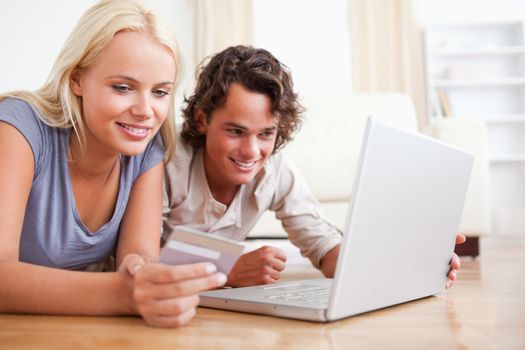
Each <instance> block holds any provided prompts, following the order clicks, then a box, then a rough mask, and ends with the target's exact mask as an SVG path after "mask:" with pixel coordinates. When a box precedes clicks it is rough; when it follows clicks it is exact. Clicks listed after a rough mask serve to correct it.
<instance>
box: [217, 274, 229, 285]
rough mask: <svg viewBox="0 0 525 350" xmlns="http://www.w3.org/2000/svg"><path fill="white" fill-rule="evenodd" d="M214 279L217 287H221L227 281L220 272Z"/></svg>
mask: <svg viewBox="0 0 525 350" xmlns="http://www.w3.org/2000/svg"><path fill="white" fill-rule="evenodd" d="M215 278H216V279H217V284H218V285H221V286H222V285H223V284H224V283H226V280H227V279H228V278H227V277H226V275H225V274H223V273H222V272H219V273H218V274H217V275H215Z"/></svg>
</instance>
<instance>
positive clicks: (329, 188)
mask: <svg viewBox="0 0 525 350" xmlns="http://www.w3.org/2000/svg"><path fill="white" fill-rule="evenodd" d="M302 104H303V105H304V106H305V108H306V109H307V110H306V113H305V120H304V123H303V125H302V127H301V129H300V130H299V132H298V133H297V135H296V137H295V139H294V140H293V141H292V142H291V143H290V144H289V145H287V146H286V148H285V152H287V154H288V156H289V158H290V159H291V160H292V161H293V162H294V163H295V165H296V166H297V167H298V169H299V171H300V173H301V174H302V176H303V177H304V178H305V180H306V182H307V183H308V185H309V186H310V188H311V190H312V193H313V194H314V196H316V198H317V199H319V200H320V201H321V202H324V201H334V200H335V201H345V200H346V201H348V199H349V196H350V193H351V191H352V186H353V179H354V173H355V169H356V165H357V161H358V156H359V150H360V148H361V140H362V136H363V132H364V128H365V125H366V120H367V117H368V116H369V115H372V116H374V118H375V119H376V120H380V121H382V122H384V123H386V124H390V125H393V126H395V127H398V128H402V129H406V130H413V131H415V130H417V119H416V115H415V112H414V107H413V105H412V102H411V100H410V99H409V98H408V97H407V96H404V95H400V94H356V95H352V96H315V97H305V98H304V99H303V100H302Z"/></svg>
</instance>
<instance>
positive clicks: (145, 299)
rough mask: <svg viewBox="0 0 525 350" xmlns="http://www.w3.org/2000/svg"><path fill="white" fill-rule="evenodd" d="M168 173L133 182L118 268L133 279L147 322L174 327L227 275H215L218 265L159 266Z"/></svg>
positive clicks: (160, 168) (156, 169)
mask: <svg viewBox="0 0 525 350" xmlns="http://www.w3.org/2000/svg"><path fill="white" fill-rule="evenodd" d="M163 172H164V164H162V162H161V163H159V164H157V165H155V166H153V167H152V168H151V169H149V170H147V171H146V172H145V173H143V174H142V175H141V176H139V178H138V179H137V180H136V181H135V183H134V184H133V188H132V189H131V194H130V197H129V201H128V204H127V207H126V212H125V214H124V217H123V219H122V224H121V227H120V234H119V242H118V247H117V266H118V267H119V271H125V272H127V273H128V274H129V275H130V276H133V277H134V287H133V288H134V289H133V298H134V302H135V305H137V309H138V311H139V313H140V314H141V315H142V317H143V318H144V320H145V321H146V323H148V324H150V325H154V326H165V327H174V326H181V325H184V324H186V323H187V322H188V321H189V320H190V319H191V318H193V316H194V315H195V310H196V307H197V305H198V304H199V296H198V293H199V292H201V291H203V290H207V289H211V288H217V287H220V286H221V285H223V284H224V283H225V282H226V276H225V275H224V274H213V273H214V272H216V267H215V266H214V265H212V264H207V263H203V264H193V265H184V266H168V265H165V264H160V263H155V262H154V260H155V259H153V258H156V257H158V255H159V249H160V234H161V232H160V230H161V223H162V175H163ZM152 261H153V262H152Z"/></svg>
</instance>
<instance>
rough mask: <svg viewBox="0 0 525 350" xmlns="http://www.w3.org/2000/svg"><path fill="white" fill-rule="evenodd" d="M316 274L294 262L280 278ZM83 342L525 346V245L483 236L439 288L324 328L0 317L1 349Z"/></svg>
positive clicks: (225, 321) (258, 321)
mask: <svg viewBox="0 0 525 350" xmlns="http://www.w3.org/2000/svg"><path fill="white" fill-rule="evenodd" d="M317 275H318V272H317V271H313V270H312V269H310V268H305V266H304V265H300V264H298V265H292V266H289V267H288V271H287V272H286V275H285V278H286V279H291V278H296V277H303V276H308V277H315V276H317ZM0 283H1V281H0ZM90 348H100V349H126V350H128V349H155V350H161V349H265V350H267V349H301V350H302V349H424V350H430V349H432V350H433V349H525V242H523V241H521V242H520V241H516V240H503V239H492V238H491V239H488V240H482V241H481V255H480V256H479V257H478V258H476V259H470V258H467V259H465V260H464V261H463V267H462V269H461V273H460V274H459V281H458V283H457V284H456V286H454V287H453V288H452V289H451V290H449V291H447V292H446V293H443V294H442V295H438V296H433V297H429V298H425V299H422V300H418V301H414V302H411V303H406V304H403V305H398V306H394V307H390V308H386V309H383V310H379V311H375V312H370V313H367V314H363V315H359V316H355V317H351V318H348V319H345V320H341V321H336V322H332V323H328V324H318V323H311V322H303V321H295V320H287V319H279V318H273V317H267V316H259V315H249V314H243V313H236V312H227V311H220V310H212V309H204V308H199V309H198V311H197V316H196V317H195V319H194V320H192V321H191V323H190V324H189V325H188V326H186V327H184V328H181V329H159V328H153V327H148V326H146V325H144V322H143V321H142V320H141V319H140V318H139V317H64V316H27V315H0V349H11V350H16V349H90Z"/></svg>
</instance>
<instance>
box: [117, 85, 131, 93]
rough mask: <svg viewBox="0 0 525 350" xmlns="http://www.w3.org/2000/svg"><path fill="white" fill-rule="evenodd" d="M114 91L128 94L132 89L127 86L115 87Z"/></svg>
mask: <svg viewBox="0 0 525 350" xmlns="http://www.w3.org/2000/svg"><path fill="white" fill-rule="evenodd" d="M113 89H115V90H117V91H118V92H122V93H124V92H128V91H130V90H131V89H130V88H129V87H128V86H126V85H113Z"/></svg>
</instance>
